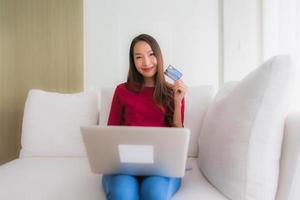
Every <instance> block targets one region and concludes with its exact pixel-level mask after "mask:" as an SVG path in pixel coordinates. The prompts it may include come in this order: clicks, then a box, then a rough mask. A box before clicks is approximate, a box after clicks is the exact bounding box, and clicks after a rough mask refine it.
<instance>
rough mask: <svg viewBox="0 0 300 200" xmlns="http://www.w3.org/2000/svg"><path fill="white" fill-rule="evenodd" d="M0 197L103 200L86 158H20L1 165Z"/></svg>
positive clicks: (14, 198)
mask: <svg viewBox="0 0 300 200" xmlns="http://www.w3.org/2000/svg"><path fill="white" fill-rule="evenodd" d="M0 177H1V178H0V199H3V200H4V199H7V200H20V199H22V200H83V199H89V200H105V196H104V193H103V191H102V189H101V188H100V176H99V175H96V174H92V173H91V172H90V167H89V164H88V160H87V159H86V158H83V157H82V158H36V157H35V158H21V159H17V160H14V161H12V162H9V163H7V164H5V165H2V166H0Z"/></svg>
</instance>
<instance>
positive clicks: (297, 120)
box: [276, 112, 300, 200]
mask: <svg viewBox="0 0 300 200" xmlns="http://www.w3.org/2000/svg"><path fill="white" fill-rule="evenodd" d="M299 187H300V112H294V113H290V114H289V115H288V116H287V118H286V121H285V129H284V138H283V143H282V151H281V160H280V174H279V182H278V190H277V198H276V199H277V200H281V199H285V200H296V199H300V192H299V190H298V189H299ZM296 188H298V189H297V190H296Z"/></svg>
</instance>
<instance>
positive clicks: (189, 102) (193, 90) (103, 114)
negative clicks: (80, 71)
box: [100, 85, 213, 157]
mask: <svg viewBox="0 0 300 200" xmlns="http://www.w3.org/2000/svg"><path fill="white" fill-rule="evenodd" d="M113 94H114V88H103V89H102V90H101V108H100V125H106V124H107V120H108V116H109V112H110V107H111V101H112V97H113ZM212 96H213V88H212V86H208V85H202V86H192V87H189V88H188V92H187V95H186V97H185V117H184V126H185V127H186V128H189V129H190V130H191V135H190V144H189V151H188V155H189V156H190V157H197V156H198V143H197V139H198V136H199V133H200V129H201V121H202V119H203V116H204V114H205V112H206V110H207V107H208V104H209V103H210V102H211V99H212ZM199 122H200V123H199Z"/></svg>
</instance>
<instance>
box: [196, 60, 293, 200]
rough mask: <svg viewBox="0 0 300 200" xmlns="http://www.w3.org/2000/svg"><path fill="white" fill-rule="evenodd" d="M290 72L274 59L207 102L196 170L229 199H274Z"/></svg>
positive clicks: (287, 65)
mask: <svg viewBox="0 0 300 200" xmlns="http://www.w3.org/2000/svg"><path fill="white" fill-rule="evenodd" d="M292 74H293V70H292V67H291V62H290V58H289V57H288V56H277V57H274V58H272V59H270V60H268V61H267V62H265V63H264V64H263V65H262V66H260V67H259V68H257V69H255V70H254V71H253V72H251V73H250V74H249V75H247V76H246V77H245V78H244V79H243V80H241V81H240V82H239V83H238V84H236V85H232V87H231V88H228V87H227V88H225V89H224V90H225V92H224V90H221V91H220V92H219V93H218V94H217V96H216V97H215V99H214V101H213V102H212V103H211V105H210V107H209V109H208V111H207V115H206V116H205V119H204V122H203V126H202V130H201V134H200V137H199V166H200V169H201V171H202V172H203V174H204V175H205V177H206V178H207V179H208V180H209V182H210V183H212V184H213V185H214V186H215V187H216V188H218V189H219V190H220V191H221V192H222V193H223V194H225V195H226V196H227V197H229V198H230V199H232V200H240V199H244V200H250V199H251V200H252V199H256V200H273V199H274V198H275V193H276V187H277V180H278V173H279V159H280V153H281V152H280V150H281V143H282V135H283V126H284V118H285V116H286V113H287V111H288V109H289V101H290V89H291V81H290V80H291V79H292Z"/></svg>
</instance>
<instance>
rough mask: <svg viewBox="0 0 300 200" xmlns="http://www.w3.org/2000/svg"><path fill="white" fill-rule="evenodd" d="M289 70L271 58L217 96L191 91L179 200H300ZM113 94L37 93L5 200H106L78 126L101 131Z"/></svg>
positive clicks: (0, 185)
mask: <svg viewBox="0 0 300 200" xmlns="http://www.w3.org/2000/svg"><path fill="white" fill-rule="evenodd" d="M289 66H290V63H289V59H288V57H286V56H277V57H275V58H272V59H271V60H270V61H268V62H266V63H264V64H263V65H262V66H260V67H259V68H257V69H256V70H254V71H253V72H252V73H250V74H249V75H248V76H247V77H245V78H244V79H243V80H241V81H240V82H237V83H234V84H227V85H226V86H225V87H224V88H223V89H221V90H220V91H219V92H218V93H217V95H216V96H215V97H214V92H213V89H212V87H210V86H197V87H190V88H189V91H188V95H187V97H186V112H185V127H188V128H190V129H191V133H192V135H191V142H190V146H189V153H188V154H189V159H188V163H189V165H190V167H191V168H192V170H189V171H186V175H185V176H184V178H183V179H182V186H181V188H180V190H179V191H178V192H177V194H176V195H175V196H174V197H173V199H174V200H196V199H197V200H198V199H199V200H200V199H201V200H202V199H205V200H225V199H233V200H243V199H245V200H250V199H251V200H269V199H276V200H299V199H300V193H299V190H298V188H299V187H300V153H299V152H300V113H289V114H288V115H286V114H287V111H288V109H287V107H288V103H287V101H286V99H289V96H288V89H289V88H290V86H289V84H288V83H289V81H288V80H287V79H288V77H289V76H290V74H292V71H291V69H290V67H289ZM284 79H286V80H284ZM274 85H275V86H276V87H275V86H274ZM112 93H113V90H112V89H103V90H102V93H101V98H100V97H99V96H98V95H97V93H96V92H85V93H80V94H58V93H50V92H44V91H40V90H31V91H30V92H29V94H28V98H27V101H26V105H25V111H24V118H23V128H22V149H21V152H20V158H18V159H16V160H13V161H11V162H9V163H6V164H4V165H2V166H0V199H1V200H2V199H3V200H19V199H22V200H67V199H70V200H71V199H72V200H83V199H90V200H101V199H103V200H104V199H105V196H104V194H103V191H102V188H101V182H100V179H101V176H100V175H97V174H93V173H91V171H90V168H89V163H88V160H87V158H86V153H85V149H84V146H83V143H82V138H81V135H80V131H79V127H80V126H81V125H93V124H97V123H98V121H99V117H98V116H99V114H98V109H99V108H100V124H105V123H106V119H107V115H108V111H109V105H110V101H111V96H112ZM259 97H261V98H259ZM99 99H101V102H100V101H98V100H99ZM272 99H274V101H273V100H272ZM273 102H274V103H273ZM100 105H101V106H100ZM254 110H255V111H256V112H254ZM266 117H267V119H266ZM275 122H276V123H275ZM262 124H263V125H262ZM282 125H284V130H283V126H282ZM268 127H271V128H268ZM283 133H284V134H283ZM282 134H283V136H284V137H283V138H282ZM269 141H271V142H269ZM281 144H282V146H281ZM249 175H251V176H249ZM274 188H275V190H274Z"/></svg>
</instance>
